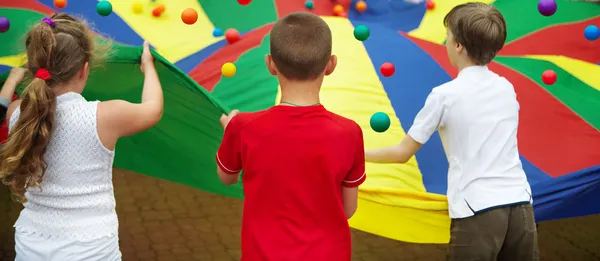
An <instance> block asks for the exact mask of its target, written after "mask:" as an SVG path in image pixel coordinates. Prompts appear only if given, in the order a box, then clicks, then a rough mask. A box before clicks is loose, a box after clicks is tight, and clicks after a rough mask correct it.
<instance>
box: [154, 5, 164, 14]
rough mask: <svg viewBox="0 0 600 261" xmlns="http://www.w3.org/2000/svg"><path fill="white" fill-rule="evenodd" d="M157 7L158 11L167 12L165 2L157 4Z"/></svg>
mask: <svg viewBox="0 0 600 261" xmlns="http://www.w3.org/2000/svg"><path fill="white" fill-rule="evenodd" d="M156 9H157V10H158V12H159V13H164V12H165V9H166V7H165V5H163V4H158V5H157V6H156Z"/></svg>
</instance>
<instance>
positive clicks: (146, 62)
mask: <svg viewBox="0 0 600 261" xmlns="http://www.w3.org/2000/svg"><path fill="white" fill-rule="evenodd" d="M151 67H154V57H152V53H151V52H150V45H149V44H148V41H144V51H143V52H142V63H141V65H140V69H141V70H142V73H145V72H146V68H151Z"/></svg>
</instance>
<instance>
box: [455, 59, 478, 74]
mask: <svg viewBox="0 0 600 261" xmlns="http://www.w3.org/2000/svg"><path fill="white" fill-rule="evenodd" d="M471 66H477V64H476V63H475V62H473V61H471V59H468V58H466V59H461V60H458V61H457V64H456V67H457V68H458V71H459V72H460V71H462V70H463V69H464V68H467V67H471Z"/></svg>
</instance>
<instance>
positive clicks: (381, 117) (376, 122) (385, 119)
mask: <svg viewBox="0 0 600 261" xmlns="http://www.w3.org/2000/svg"><path fill="white" fill-rule="evenodd" d="M390 123H391V121H390V117H389V116H388V115H387V114H385V113H383V112H376V113H374V114H373V116H371V121H370V124H371V129H373V130H374V131H376V132H384V131H386V130H387V129H389V128H390Z"/></svg>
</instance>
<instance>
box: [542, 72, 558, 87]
mask: <svg viewBox="0 0 600 261" xmlns="http://www.w3.org/2000/svg"><path fill="white" fill-rule="evenodd" d="M542 82H544V83H545V84H547V85H552V84H554V83H555V82H556V73H555V72H554V71H553V70H546V71H544V73H542Z"/></svg>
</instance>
